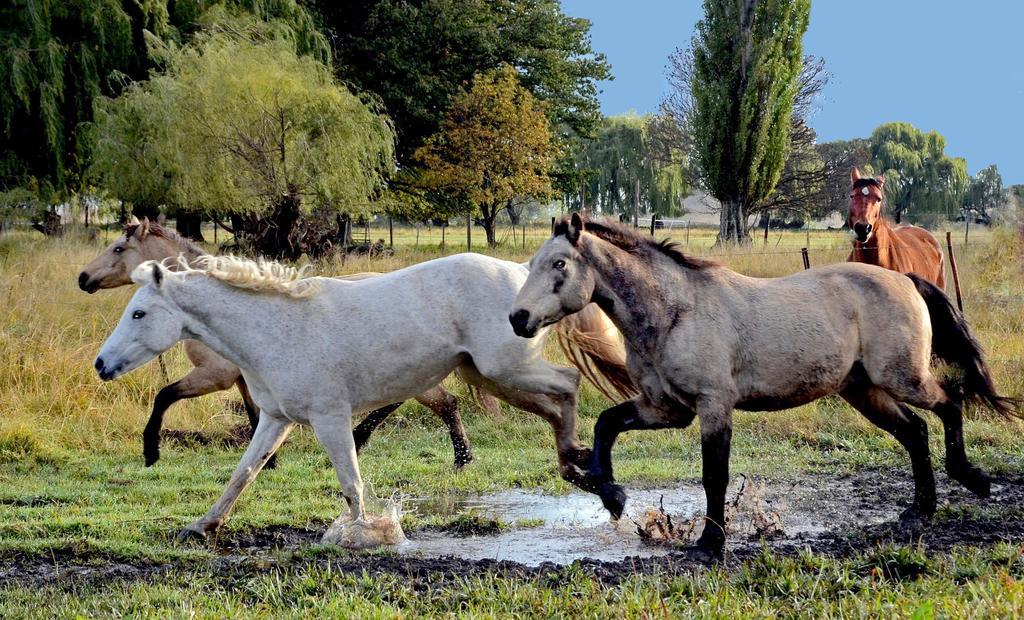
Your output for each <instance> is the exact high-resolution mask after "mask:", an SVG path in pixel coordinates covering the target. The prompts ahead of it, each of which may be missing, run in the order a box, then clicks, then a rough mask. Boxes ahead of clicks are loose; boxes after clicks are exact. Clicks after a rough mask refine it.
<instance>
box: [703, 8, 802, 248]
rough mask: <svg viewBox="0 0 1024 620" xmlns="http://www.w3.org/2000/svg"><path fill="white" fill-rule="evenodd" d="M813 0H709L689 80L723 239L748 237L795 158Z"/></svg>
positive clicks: (705, 175) (706, 177)
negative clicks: (795, 118) (750, 221)
mask: <svg viewBox="0 0 1024 620" xmlns="http://www.w3.org/2000/svg"><path fill="white" fill-rule="evenodd" d="M810 9H811V3H810V0H736V1H731V2H719V1H716V0H705V2H704V18H703V19H702V20H701V21H700V22H698V23H697V32H696V34H695V35H694V37H693V41H692V43H691V51H692V58H693V71H692V78H691V80H690V83H689V84H686V85H684V87H685V89H686V91H685V95H684V96H685V97H686V98H688V99H689V101H690V103H689V106H690V108H691V114H690V115H689V122H688V129H689V131H690V134H691V138H692V140H693V158H694V164H695V166H696V167H697V169H698V171H699V174H700V179H701V182H702V184H703V185H704V186H705V188H706V189H707V191H708V193H710V194H711V195H712V196H714V197H715V198H717V199H718V200H719V201H720V202H721V204H722V211H721V216H720V225H719V232H718V241H719V243H741V242H749V240H750V237H749V235H748V232H747V216H748V213H749V212H750V209H751V208H753V207H755V206H756V205H758V204H759V203H761V202H763V201H764V200H765V199H766V198H768V197H769V196H770V195H771V194H772V192H773V191H774V190H775V186H776V184H777V183H778V182H779V178H780V176H781V174H782V170H783V166H784V165H785V163H786V159H787V157H788V156H789V150H790V129H791V125H792V113H793V104H794V100H795V98H796V96H797V92H798V90H799V87H800V74H801V70H802V68H803V43H802V40H803V35H804V32H805V31H806V30H807V23H808V19H809V14H810Z"/></svg>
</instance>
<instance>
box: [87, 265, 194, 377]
mask: <svg viewBox="0 0 1024 620" xmlns="http://www.w3.org/2000/svg"><path fill="white" fill-rule="evenodd" d="M169 273H170V272H168V271H167V269H166V268H165V267H163V266H162V265H161V264H160V263H158V262H156V261H151V262H147V263H143V264H142V265H139V266H138V267H137V268H136V269H135V271H134V272H133V273H132V275H131V280H132V281H133V282H136V283H138V284H141V285H142V286H140V287H139V290H137V291H136V292H135V295H133V296H132V299H131V301H129V302H128V306H127V307H126V308H125V310H124V314H122V315H121V320H120V321H119V322H118V323H117V327H116V328H114V332H113V333H112V334H110V336H109V337H108V338H107V341H106V342H104V343H103V347H102V348H100V354H99V355H98V356H97V357H96V363H95V364H94V366H95V368H96V372H97V373H99V375H100V379H103V380H104V381H110V380H111V379H116V378H117V377H119V376H121V375H124V374H127V373H129V372H131V371H132V370H135V369H136V368H138V367H140V366H142V365H144V364H146V363H147V362H149V361H152V360H153V358H155V357H156V356H158V355H160V354H161V353H163V352H164V351H166V350H167V349H170V348H171V347H172V346H174V344H175V343H176V342H178V340H180V339H181V338H182V334H183V330H184V326H185V325H184V319H183V314H182V312H181V311H180V310H179V309H178V307H177V305H176V304H174V303H173V302H172V301H171V299H170V298H169V296H168V294H167V280H168V274H169ZM172 275H173V274H172Z"/></svg>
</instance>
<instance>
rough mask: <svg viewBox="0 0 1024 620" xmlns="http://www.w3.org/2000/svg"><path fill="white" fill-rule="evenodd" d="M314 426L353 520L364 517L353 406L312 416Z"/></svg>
mask: <svg viewBox="0 0 1024 620" xmlns="http://www.w3.org/2000/svg"><path fill="white" fill-rule="evenodd" d="M309 423H310V426H312V427H313V433H314V434H315V435H316V439H317V441H319V442H320V445H322V446H323V447H324V449H325V450H327V456H328V457H330V459H331V464H333V465H334V473H335V474H337V476H338V484H340V485H341V494H342V495H344V496H345V501H346V502H348V507H349V513H350V516H351V518H352V521H363V520H365V519H364V516H365V515H364V513H363V479H362V477H361V476H360V475H359V461H358V460H357V457H356V442H355V440H354V439H353V438H352V409H351V408H349V407H347V406H346V407H345V408H344V409H336V410H335V411H332V412H331V413H325V414H319V415H316V416H311V417H310V420H309Z"/></svg>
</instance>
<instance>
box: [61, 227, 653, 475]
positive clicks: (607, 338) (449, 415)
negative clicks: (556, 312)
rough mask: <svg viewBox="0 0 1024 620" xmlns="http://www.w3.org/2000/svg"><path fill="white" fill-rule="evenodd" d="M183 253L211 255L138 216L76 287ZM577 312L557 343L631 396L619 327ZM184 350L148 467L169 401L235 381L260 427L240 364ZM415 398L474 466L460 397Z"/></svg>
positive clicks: (92, 287) (377, 413)
mask: <svg viewBox="0 0 1024 620" xmlns="http://www.w3.org/2000/svg"><path fill="white" fill-rule="evenodd" d="M179 255H181V256H184V257H185V258H186V259H187V260H188V261H190V262H192V261H194V260H195V259H197V258H199V257H202V256H206V255H207V253H206V252H205V251H204V250H203V249H202V248H201V247H199V246H198V245H196V244H195V243H193V242H192V241H190V240H188V239H186V238H184V237H182V236H180V235H178V234H177V233H176V232H175V231H173V230H170V229H168V228H164V227H163V226H160V225H159V224H156V223H154V222H150V221H149V220H148V219H146V218H143V219H142V221H141V222H140V221H138V220H136V219H134V218H133V220H132V222H130V223H129V224H128V225H127V226H125V228H124V232H123V233H122V234H121V236H119V237H118V238H117V239H115V240H114V242H113V243H111V244H110V245H109V246H107V248H105V249H104V250H103V252H102V253H100V255H99V256H97V257H96V258H94V259H93V260H92V261H91V262H89V264H88V265H86V266H85V267H84V268H83V269H82V272H81V273H80V274H79V275H78V286H79V288H81V289H82V290H83V291H85V292H87V293H90V294H91V293H95V292H96V291H97V290H99V289H110V288H117V287H121V286H126V285H129V284H131V283H132V281H131V273H132V271H133V270H134V269H135V268H136V267H138V266H139V265H140V264H141V263H143V262H144V261H147V260H158V261H159V260H164V259H166V258H171V257H177V256H179ZM171 268H172V269H173V268H174V266H173V265H172V266H171ZM374 275H377V274H359V275H355V276H348V277H347V278H346V279H362V278H365V277H372V276H374ZM580 314H581V318H580V320H578V321H575V322H572V323H567V324H566V325H565V326H564V327H563V328H561V329H559V330H558V331H557V333H556V336H557V338H558V342H559V344H560V345H561V346H562V348H563V350H564V351H565V353H566V355H567V356H568V357H569V358H570V361H571V362H572V363H573V365H575V366H577V367H578V368H579V370H580V371H581V372H582V373H583V374H584V376H586V377H587V379H589V380H590V381H591V383H593V384H594V385H595V386H597V388H598V389H599V390H600V391H602V392H603V393H604V394H605V395H606V396H607V397H608V398H609V399H612V400H614V399H615V397H616V396H618V397H629V396H632V395H633V394H635V389H634V388H633V387H632V384H631V383H629V376H628V372H627V371H626V369H625V352H624V351H623V350H622V345H621V342H620V338H619V335H618V332H617V331H616V330H615V327H614V326H613V325H612V324H611V323H610V322H609V321H608V319H607V317H605V316H604V315H603V314H602V313H601V312H600V310H598V308H597V307H596V306H591V307H590V308H588V309H587V310H585V311H584V312H583V313H580ZM184 347H185V354H186V355H187V356H188V358H189V361H191V362H192V365H193V366H194V368H193V369H192V370H191V371H190V372H189V373H188V374H187V375H185V377H183V378H181V379H179V380H178V381H175V382H174V383H171V384H169V385H166V386H164V387H163V388H161V389H160V391H159V392H157V395H156V398H155V399H154V401H153V410H152V412H151V413H150V416H149V420H148V422H147V423H146V428H145V430H144V431H143V456H144V458H145V462H146V466H147V467H148V466H151V465H153V464H154V463H156V462H157V461H158V460H159V458H160V430H161V428H162V426H163V418H164V414H165V413H166V411H167V409H168V408H170V407H171V405H173V404H174V403H176V402H178V401H180V400H184V399H190V398H196V397H199V396H204V395H206V394H212V393H214V392H219V391H223V390H227V389H230V388H231V386H232V385H234V386H236V387H237V388H238V391H239V393H240V394H241V396H242V403H243V405H244V407H245V411H246V415H247V417H248V419H249V425H250V429H251V432H255V430H256V425H257V423H258V421H259V411H258V410H257V407H256V405H255V403H254V402H253V399H252V396H251V395H250V394H249V389H248V387H247V386H246V383H245V379H243V378H242V373H241V370H240V369H239V368H238V367H237V366H235V365H234V364H232V363H231V362H228V361H227V360H225V359H224V358H223V357H221V356H219V355H217V354H216V353H214V352H213V351H212V350H210V349H209V348H208V347H207V346H206V345H203V344H202V343H199V342H197V341H195V340H186V341H185V342H184ZM477 397H478V399H479V400H480V403H481V405H482V406H484V407H485V408H486V409H488V410H494V409H496V408H497V406H498V405H497V401H496V400H495V398H494V397H493V396H492V395H490V394H488V393H486V392H483V391H482V390H478V391H477ZM416 400H417V401H419V402H420V403H421V404H423V405H424V406H425V407H427V408H428V409H430V410H431V411H433V412H434V413H435V414H437V416H438V417H439V418H440V419H441V421H442V422H444V424H445V426H446V427H447V428H448V433H449V436H450V437H451V441H452V450H453V452H454V463H455V467H457V468H459V467H462V466H464V465H466V464H467V463H469V462H470V461H471V460H472V459H473V454H472V449H471V447H470V443H469V438H468V437H467V436H466V431H465V428H464V427H463V424H462V417H461V415H460V414H459V402H458V399H457V398H456V397H455V396H454V395H452V394H451V393H450V392H448V391H447V390H445V389H444V388H443V387H441V386H440V385H438V386H436V387H434V388H431V389H430V390H427V391H426V392H424V393H423V394H420V395H419V396H417V397H416ZM400 405H401V403H394V404H391V405H388V406H385V407H381V408H380V409H377V410H374V411H371V412H370V413H368V414H367V415H366V417H365V418H363V420H362V422H360V423H359V425H358V426H356V428H355V429H353V433H352V434H353V436H354V438H355V443H356V449H357V450H359V449H361V448H362V447H363V446H364V445H365V444H366V442H367V441H368V440H369V439H370V435H371V434H372V433H373V431H374V430H375V429H376V428H377V427H378V426H379V425H380V424H381V423H382V422H383V421H384V420H385V419H387V417H388V416H389V415H390V414H391V413H392V412H394V411H395V410H396V409H397V408H398V407H399V406H400ZM273 464H274V459H271V461H270V462H269V463H268V465H267V466H268V467H273Z"/></svg>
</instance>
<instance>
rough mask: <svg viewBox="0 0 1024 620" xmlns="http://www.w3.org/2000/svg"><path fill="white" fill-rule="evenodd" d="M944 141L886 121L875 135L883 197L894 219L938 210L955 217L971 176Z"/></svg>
mask: <svg viewBox="0 0 1024 620" xmlns="http://www.w3.org/2000/svg"><path fill="white" fill-rule="evenodd" d="M945 151H946V139H945V138H943V137H942V135H941V134H939V133H938V132H937V131H930V132H928V133H925V132H923V131H921V130H919V129H917V128H916V127H914V126H913V125H911V124H910V123H902V122H900V123H886V124H884V125H879V126H878V127H877V128H876V129H875V130H874V131H873V132H872V133H871V163H872V167H873V168H874V171H875V174H884V175H885V196H886V201H887V202H888V204H889V208H890V209H891V211H892V214H893V217H894V218H895V219H896V221H897V222H899V221H900V220H901V219H902V218H903V216H904V215H905V214H910V215H914V216H921V215H924V214H935V215H940V216H942V217H945V218H948V219H952V218H953V217H955V216H956V214H958V213H959V209H960V203H961V200H962V198H963V194H964V191H966V189H967V184H968V183H969V181H970V177H969V175H968V174H967V162H966V161H965V160H964V159H963V158H961V157H950V156H948V155H946V152H945Z"/></svg>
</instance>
